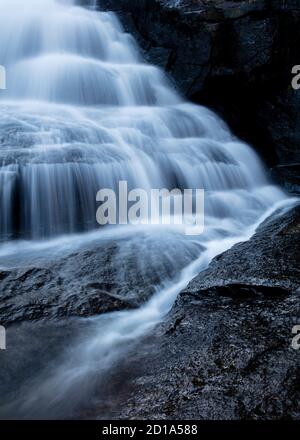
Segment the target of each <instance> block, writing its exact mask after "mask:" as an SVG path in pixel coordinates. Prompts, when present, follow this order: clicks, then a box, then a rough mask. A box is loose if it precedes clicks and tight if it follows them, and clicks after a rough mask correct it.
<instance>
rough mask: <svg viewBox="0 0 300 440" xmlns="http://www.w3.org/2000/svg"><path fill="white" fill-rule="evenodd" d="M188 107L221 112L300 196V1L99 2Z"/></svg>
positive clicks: (187, 0) (285, 183)
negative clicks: (299, 75)
mask: <svg viewBox="0 0 300 440" xmlns="http://www.w3.org/2000/svg"><path fill="white" fill-rule="evenodd" d="M99 6H101V8H102V9H108V10H113V11H115V12H117V13H118V14H119V17H120V18H121V20H122V22H123V24H124V26H125V28H126V29H127V30H128V31H129V32H132V33H133V34H134V35H135V36H136V38H137V39H138V41H139V43H140V45H141V46H142V48H143V50H144V53H145V56H146V58H147V59H148V60H149V61H150V62H152V63H154V64H156V65H158V66H161V67H163V68H164V69H166V70H167V71H168V73H169V74H170V76H171V77H172V78H173V79H174V84H175V85H176V86H177V87H178V88H179V89H180V90H181V91H182V93H184V94H185V95H186V96H187V97H188V98H189V99H191V100H193V101H194V102H197V103H200V104H204V105H207V106H208V107H211V108H212V109H214V110H215V111H217V112H218V113H219V114H220V115H221V116H222V117H223V118H224V119H225V120H226V121H227V123H228V124H229V125H230V127H231V128H232V129H233V131H234V133H235V134H236V135H237V136H239V137H241V138H243V139H244V140H246V141H247V142H249V143H250V144H252V145H253V146H254V148H256V150H257V151H258V152H259V153H260V155H261V156H262V157H263V159H264V160H265V161H266V163H267V165H268V166H269V168H270V169H271V172H272V175H273V176H274V177H275V178H276V179H277V180H278V181H279V182H280V183H282V184H284V185H285V186H286V187H287V188H288V189H289V190H291V191H297V190H298V191H299V181H298V178H297V176H298V175H299V164H300V157H299V156H300V153H299V145H300V117H299V115H298V108H300V91H298V92H297V91H295V90H293V89H292V87H291V81H292V73H291V70H292V67H293V66H294V65H297V64H300V56H299V47H300V26H299V24H300V5H299V1H297V0H251V1H239V0H236V1H222V0H101V1H100V0H99Z"/></svg>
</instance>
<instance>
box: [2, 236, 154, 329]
mask: <svg viewBox="0 0 300 440" xmlns="http://www.w3.org/2000/svg"><path fill="white" fill-rule="evenodd" d="M117 253H118V246H117V244H115V243H114V242H105V243H104V244H103V245H102V246H98V247H93V248H91V249H86V250H82V251H78V252H76V253H74V254H72V255H70V256H68V257H67V258H63V259H61V260H59V261H57V262H54V263H49V264H45V265H43V266H42V267H25V268H20V269H13V270H5V271H1V272H0V279H1V283H0V298H1V303H0V316H1V324H2V325H5V324H6V325H7V324H9V323H15V322H18V321H25V320H33V319H41V318H48V319H49V318H58V317H67V316H90V315H94V314H98V313H106V312H111V311H115V310H121V309H130V308H132V307H136V306H138V305H139V304H141V303H142V302H143V301H144V300H145V298H147V297H148V296H149V295H151V293H152V290H151V288H150V287H149V288H147V286H145V285H144V284H143V279H142V277H141V278H140V279H139V280H140V286H139V287H137V283H136V282H135V280H134V275H132V276H131V277H130V276H128V277H127V278H124V277H122V274H121V269H120V266H119V265H118V262H117ZM131 264H133V263H132V262H131V261H130V259H129V260H128V261H127V262H126V263H125V262H124V267H126V268H127V269H128V270H129V271H130V270H131V269H132V270H133V273H134V274H135V273H136V272H137V270H136V267H135V270H134V269H133V268H130V267H131ZM137 276H138V275H137Z"/></svg>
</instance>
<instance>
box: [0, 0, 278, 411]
mask: <svg viewBox="0 0 300 440" xmlns="http://www.w3.org/2000/svg"><path fill="white" fill-rule="evenodd" d="M91 5H92V3H91ZM0 64H2V65H4V66H5V67H6V71H7V90H5V91H1V92H0V108H1V111H0V130H1V131H0V140H1V141H0V142H1V148H0V182H1V193H0V240H1V243H2V244H1V249H0V266H1V267H2V268H7V267H10V268H11V267H12V268H13V267H25V266H28V265H34V264H47V262H49V261H53V260H55V259H56V258H62V257H66V258H67V257H68V255H69V254H71V253H72V252H73V251H74V250H75V249H77V250H78V249H79V248H80V247H82V246H93V244H94V243H96V242H97V243H99V242H101V240H104V239H106V238H107V237H108V236H109V237H110V238H111V239H114V240H116V241H118V240H119V238H122V239H123V238H124V237H126V246H125V245H124V246H125V247H124V249H122V247H121V246H120V248H121V250H120V252H121V254H122V255H121V257H120V259H119V260H118V261H119V262H118V264H119V265H120V270H121V268H122V259H124V258H126V255H128V256H129V255H130V253H132V252H135V253H137V259H138V260H139V264H140V265H141V266H142V267H144V268H145V267H147V270H145V271H144V276H145V277H147V273H149V270H150V271H151V270H153V271H154V270H155V272H156V273H157V277H158V279H159V282H158V283H157V284H156V285H155V286H154V288H155V291H156V293H155V295H154V296H153V297H152V298H151V299H150V300H149V301H148V302H146V303H145V304H144V305H143V306H142V307H141V308H139V309H136V310H133V311H124V312H117V313H111V314H107V315H103V316H99V317H94V318H90V319H77V320H76V319H75V320H74V321H72V324H66V326H68V325H71V327H72V326H73V327H75V328H78V329H80V330H79V333H80V337H78V338H74V339H75V340H72V344H71V345H69V344H65V345H64V344H63V342H61V340H62V339H63V336H62V334H64V332H66V330H64V327H63V326H62V325H61V324H59V323H47V322H39V323H34V322H33V323H29V324H26V325H27V327H26V325H24V326H16V328H14V327H12V328H11V330H10V329H9V331H8V336H9V338H10V339H9V343H10V345H11V347H12V348H11V350H7V352H5V353H4V352H1V357H2V359H1V362H2V366H1V373H0V379H1V380H2V379H3V381H5V385H4V388H3V390H2V393H0V394H2V398H5V401H1V408H0V414H3V416H4V417H7V416H8V417H24V418H26V417H64V416H72V413H73V411H74V410H75V409H76V408H78V406H80V401H81V399H83V398H84V399H88V396H89V395H91V394H92V392H94V391H95V390H96V389H97V392H98V393H100V392H101V387H100V386H99V383H98V381H99V380H101V377H103V376H104V375H105V372H106V371H107V370H108V369H110V368H111V366H112V365H113V364H115V368H117V360H118V358H119V357H120V356H121V355H122V354H124V352H126V349H127V348H128V347H129V346H131V344H134V343H135V342H136V341H137V340H138V339H139V338H140V337H141V336H143V335H145V334H146V333H147V332H149V331H150V330H151V329H152V328H153V326H154V325H155V324H157V323H158V322H159V321H160V320H161V319H162V318H163V316H164V315H165V314H166V313H167V312H168V311H169V309H170V307H171V306H172V304H173V302H174V300H175V299H176V296H177V294H178V293H179V292H180V291H181V290H182V289H183V288H184V287H185V286H186V285H187V284H188V282H189V281H190V280H191V279H192V278H193V277H194V276H195V275H196V274H197V273H198V272H199V271H200V270H201V269H203V268H205V267H206V266H207V265H208V264H209V262H210V260H211V259H212V258H213V257H214V256H216V255H217V254H219V253H220V252H223V251H224V250H226V249H228V248H229V247H231V246H232V245H233V244H234V243H236V242H237V241H240V240H246V239H248V238H249V237H250V236H251V234H253V232H254V230H255V227H256V226H257V224H259V222H260V221H261V220H262V219H263V218H264V217H265V216H266V215H267V214H268V213H269V212H271V211H272V210H273V209H275V207H276V206H279V205H280V204H284V203H285V200H286V196H285V194H284V193H283V192H282V191H281V190H280V189H279V188H277V187H275V186H273V185H272V184H270V183H269V182H268V179H267V177H266V175H265V172H264V169H263V166H262V164H261V163H260V160H259V159H258V157H257V156H256V154H255V153H254V152H253V151H252V150H251V148H250V147H249V146H247V145H245V144H243V143H241V142H239V141H238V140H237V139H235V138H233V136H232V135H231V133H230V132H229V130H228V129H227V127H226V126H225V124H223V123H222V121H220V120H219V119H218V118H217V117H216V116H215V115H214V114H213V113H212V112H210V111H209V110H208V109H206V108H203V107H200V106H196V105H192V104H190V103H188V102H186V101H185V100H184V99H183V98H182V97H181V96H179V95H178V94H177V93H176V92H175V91H174V89H173V87H172V85H171V84H170V83H169V80H168V78H167V77H166V75H165V74H164V72H163V71H161V70H160V69H158V68H156V67H154V66H151V65H149V64H147V63H145V62H144V61H143V59H142V56H141V54H140V52H139V48H138V47H137V45H136V43H135V41H134V39H133V38H132V36H130V35H128V34H126V33H124V31H123V29H122V27H121V25H120V23H119V21H118V19H117V17H116V16H115V15H114V14H112V13H108V12H97V11H96V10H94V9H93V8H90V9H84V8H82V7H78V6H76V5H74V4H73V3H72V1H55V0H43V1H40V0H27V1H26V6H24V2H23V0H0ZM120 180H126V181H127V182H128V185H129V187H130V188H144V189H146V190H149V189H151V188H168V189H170V190H171V189H173V188H179V189H184V188H192V189H195V188H203V189H204V190H205V230H204V233H203V234H202V235H200V236H197V237H193V238H190V237H187V236H185V234H184V229H181V228H179V227H176V228H175V227H174V226H169V227H167V226H161V227H151V226H150V225H149V226H146V225H144V226H137V227H134V226H132V227H129V226H128V227H122V226H115V227H104V228H98V227H97V224H96V217H95V213H96V208H97V204H96V193H97V191H98V190H99V189H101V188H112V189H117V186H118V183H119V181H120ZM123 261H124V260H123ZM170 265H171V266H172V271H171V272H170V271H168V270H167V269H166V267H167V266H170ZM174 274H176V276H175V275H174ZM150 282H151V281H150V280H149V283H150ZM28 327H29V328H30V330H28ZM73 327H72V328H73ZM53 328H54V329H56V330H53ZM10 331H11V336H10ZM31 332H32V333H33V336H32V341H31V340H30V337H29V336H28V337H27V338H26V337H25V336H26V335H30V334H31ZM55 332H56V333H55ZM47 334H48V335H50V334H51V335H52V336H51V338H50V336H49V338H50V339H51V341H52V342H51V344H52V345H53V346H55V349H53V348H52V346H45V340H43V339H42V338H43V336H42V335H47ZM53 334H56V336H53ZM38 335H40V337H39V336H38ZM37 339H38V340H39V342H38V343H36V344H35V343H34V341H36V340H37ZM53 341H55V342H53ZM57 341H60V342H59V343H58V342H57ZM31 343H32V344H33V345H32V346H31ZM34 344H35V345H34ZM60 344H62V345H60ZM37 346H38V347H39V348H38V350H37V349H36V347H37ZM66 346H67V348H66ZM20 347H22V349H21V348H20ZM46 352H47V354H45V353H46ZM16 353H18V354H17V355H16ZM37 353H38V354H37ZM32 356H35V357H36V358H35V360H34V362H36V363H34V362H33V360H32ZM39 357H40V358H43V359H44V361H43V362H41V368H40V367H38V366H37V365H39V360H38V358H39ZM3 365H4V368H5V372H4V368H3ZM23 366H25V367H26V368H23ZM10 370H11V372H10ZM24 370H26V371H24ZM97 387H98V388H97Z"/></svg>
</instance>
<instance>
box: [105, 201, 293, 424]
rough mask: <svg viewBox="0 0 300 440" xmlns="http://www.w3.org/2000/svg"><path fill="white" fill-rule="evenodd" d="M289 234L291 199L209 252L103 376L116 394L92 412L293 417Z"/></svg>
mask: <svg viewBox="0 0 300 440" xmlns="http://www.w3.org/2000/svg"><path fill="white" fill-rule="evenodd" d="M299 235H300V208H299V207H298V208H296V209H294V210H292V211H291V212H289V213H288V214H285V215H284V216H283V217H280V216H279V217H277V218H276V217H272V218H270V219H268V220H267V221H266V222H265V223H264V224H263V225H262V226H261V227H260V228H259V229H258V231H257V233H256V234H255V235H254V237H253V238H252V239H251V240H250V241H249V242H247V243H240V244H237V245H236V246H234V247H233V248H232V249H231V250H229V251H227V252H225V253H224V254H223V255H221V256H220V257H217V258H216V259H214V260H213V262H212V263H211V265H210V267H209V268H208V269H207V270H206V271H205V272H203V273H202V274H200V275H199V276H198V277H197V278H196V279H195V280H194V281H192V282H191V283H190V285H189V286H188V288H187V289H186V291H184V292H182V293H181V295H180V297H179V299H178V300H177V303H176V305H175V306H174V307H173V309H172V311H171V312H170V314H169V316H168V318H167V320H166V322H164V323H163V324H161V325H160V326H159V327H158V328H157V330H156V333H155V335H153V336H151V337H149V338H147V339H146V340H144V341H143V343H142V344H140V345H139V350H135V352H134V353H132V355H131V356H130V357H129V358H128V359H127V361H124V362H123V363H122V369H121V371H120V370H119V372H118V374H115V375H113V374H112V377H110V381H111V382H110V387H111V388H110V390H109V396H110V398H111V399H112V396H115V399H116V400H115V401H114V400H113V399H112V400H111V402H110V408H111V412H109V413H107V412H105V411H104V409H103V408H101V406H100V407H99V408H98V410H97V415H98V416H99V414H100V415H101V417H102V416H103V418H105V417H108V416H113V417H115V418H145V419H183V420H187V419H198V420H202V419H281V418H285V419H289V418H293V419H299V418H300V404H299V402H300V376H299V353H298V352H297V351H296V350H293V348H292V347H291V341H292V337H293V335H292V327H293V325H295V324H296V323H298V324H299V322H300V306H299V300H300V291H299V285H300V279H299V269H298V267H297V264H298V261H299ZM137 351H138V354H136V352H137ZM150 364H151V368H149V365H150ZM114 393H115V394H114ZM128 396H129V397H128Z"/></svg>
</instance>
